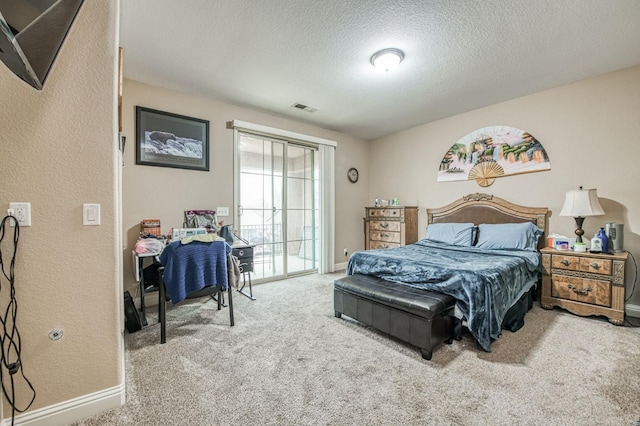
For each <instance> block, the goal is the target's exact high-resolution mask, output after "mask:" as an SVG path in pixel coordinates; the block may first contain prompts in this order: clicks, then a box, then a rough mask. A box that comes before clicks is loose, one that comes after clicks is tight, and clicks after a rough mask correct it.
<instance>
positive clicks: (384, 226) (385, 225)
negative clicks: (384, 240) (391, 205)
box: [380, 223, 389, 228]
mask: <svg viewBox="0 0 640 426" xmlns="http://www.w3.org/2000/svg"><path fill="white" fill-rule="evenodd" d="M388 227H389V224H388V223H381V224H380V228H388Z"/></svg>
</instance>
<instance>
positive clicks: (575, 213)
mask: <svg viewBox="0 0 640 426" xmlns="http://www.w3.org/2000/svg"><path fill="white" fill-rule="evenodd" d="M602 214H604V210H602V206H600V202H599V201H598V194H597V190H596V189H575V190H571V191H567V194H566V196H565V199H564V205H563V206H562V210H561V211H560V216H571V217H587V216H599V215H602Z"/></svg>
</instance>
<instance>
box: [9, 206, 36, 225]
mask: <svg viewBox="0 0 640 426" xmlns="http://www.w3.org/2000/svg"><path fill="white" fill-rule="evenodd" d="M9 210H13V217H15V218H16V219H17V220H18V224H19V225H20V226H31V203H9ZM11 223H12V225H13V222H11Z"/></svg>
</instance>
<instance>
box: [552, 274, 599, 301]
mask: <svg viewBox="0 0 640 426" xmlns="http://www.w3.org/2000/svg"><path fill="white" fill-rule="evenodd" d="M551 296H552V297H557V298H559V299H566V300H573V301H576V302H582V303H588V304H591V305H600V306H607V307H610V306H611V283H609V282H608V281H601V280H591V279H587V278H577V277H568V276H565V275H561V274H554V275H553V277H552V278H551Z"/></svg>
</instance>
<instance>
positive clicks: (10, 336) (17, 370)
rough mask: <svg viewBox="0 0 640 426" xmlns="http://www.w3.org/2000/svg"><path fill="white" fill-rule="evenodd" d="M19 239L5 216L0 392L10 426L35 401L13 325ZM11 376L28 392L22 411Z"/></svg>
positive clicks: (0, 237)
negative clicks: (7, 411) (6, 409)
mask: <svg viewBox="0 0 640 426" xmlns="http://www.w3.org/2000/svg"><path fill="white" fill-rule="evenodd" d="M11 221H13V222H14V224H15V227H14V228H13V241H12V242H9V244H10V245H12V247H11V251H10V252H9V253H8V254H5V250H4V247H3V242H4V237H5V234H6V235H7V238H9V237H8V235H9V232H10V231H8V230H7V227H8V226H9V224H10V223H11ZM19 237H20V226H19V225H18V220H17V219H16V218H15V217H13V216H5V217H4V219H2V222H1V223H0V268H1V269H2V276H4V280H6V281H7V283H8V285H9V287H8V288H7V286H6V284H4V283H3V281H4V280H3V277H2V276H0V304H1V305H4V304H5V302H6V308H5V309H2V310H0V323H1V325H2V329H1V330H0V342H1V343H2V353H1V355H0V358H1V360H0V361H1V362H0V382H2V393H3V394H4V397H5V398H6V399H7V402H8V403H9V405H10V406H11V424H12V425H13V423H14V421H15V415H16V412H19V413H22V412H24V411H26V410H28V409H29V407H31V404H33V401H35V399H36V391H35V389H34V387H33V385H32V384H31V382H30V381H29V379H27V377H26V376H25V374H24V370H23V366H24V365H23V363H22V359H21V350H22V340H21V338H20V333H19V332H18V327H17V325H16V318H17V316H18V301H17V300H16V289H15V263H16V255H17V253H18V240H19ZM4 245H6V244H4ZM5 256H6V257H7V258H10V259H11V260H10V262H9V264H8V265H7V263H6V261H5ZM7 267H8V271H7ZM3 293H7V294H8V300H6V296H5V294H3ZM7 374H8V377H9V384H7V383H6V382H7V380H5V377H6V375H7ZM16 375H18V376H16ZM15 377H17V380H22V381H23V382H24V383H25V384H26V385H27V386H28V388H29V389H30V390H31V394H32V397H31V400H30V401H29V403H28V404H27V405H26V407H24V408H18V406H17V403H16V394H15V385H16V382H15V380H16V379H15Z"/></svg>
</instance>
